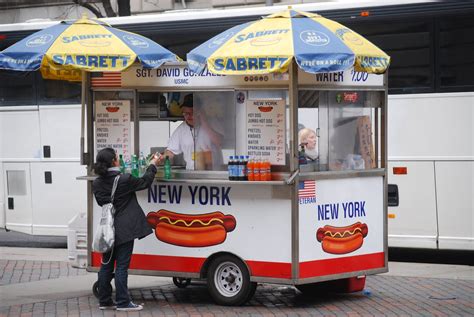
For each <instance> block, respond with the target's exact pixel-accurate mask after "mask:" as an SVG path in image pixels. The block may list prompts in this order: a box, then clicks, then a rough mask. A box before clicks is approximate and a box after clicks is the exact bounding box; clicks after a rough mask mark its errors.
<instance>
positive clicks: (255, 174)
mask: <svg viewBox="0 0 474 317" xmlns="http://www.w3.org/2000/svg"><path fill="white" fill-rule="evenodd" d="M261 165H262V162H261V160H260V159H256V160H255V163H254V165H253V179H254V180H255V181H257V182H258V181H260V180H261V179H260V166H261Z"/></svg>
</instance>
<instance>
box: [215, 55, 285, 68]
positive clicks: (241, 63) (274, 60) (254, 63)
mask: <svg viewBox="0 0 474 317" xmlns="http://www.w3.org/2000/svg"><path fill="white" fill-rule="evenodd" d="M287 60H288V58H286V57H238V58H229V59H227V60H225V59H223V58H216V59H215V60H214V67H215V69H216V70H260V69H272V68H275V67H281V66H282V65H283V64H284V63H285V62H286V61H287Z"/></svg>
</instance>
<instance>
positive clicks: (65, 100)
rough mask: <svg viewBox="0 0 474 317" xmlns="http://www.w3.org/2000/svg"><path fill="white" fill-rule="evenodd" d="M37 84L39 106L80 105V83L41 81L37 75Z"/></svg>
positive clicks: (39, 75)
mask: <svg viewBox="0 0 474 317" xmlns="http://www.w3.org/2000/svg"><path fill="white" fill-rule="evenodd" d="M37 83H38V86H37V87H38V103H39V104H44V105H49V104H54V105H57V104H79V103H81V83H74V82H68V81H64V80H48V79H43V78H42V77H41V74H39V73H37Z"/></svg>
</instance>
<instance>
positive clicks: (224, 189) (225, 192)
mask: <svg viewBox="0 0 474 317" xmlns="http://www.w3.org/2000/svg"><path fill="white" fill-rule="evenodd" d="M229 192H230V187H222V200H221V205H223V206H224V205H227V206H232V204H231V203H230V199H229ZM226 202H227V203H226Z"/></svg>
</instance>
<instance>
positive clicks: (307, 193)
mask: <svg viewBox="0 0 474 317" xmlns="http://www.w3.org/2000/svg"><path fill="white" fill-rule="evenodd" d="M298 196H299V198H316V181H303V182H300V184H299V187H298Z"/></svg>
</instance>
